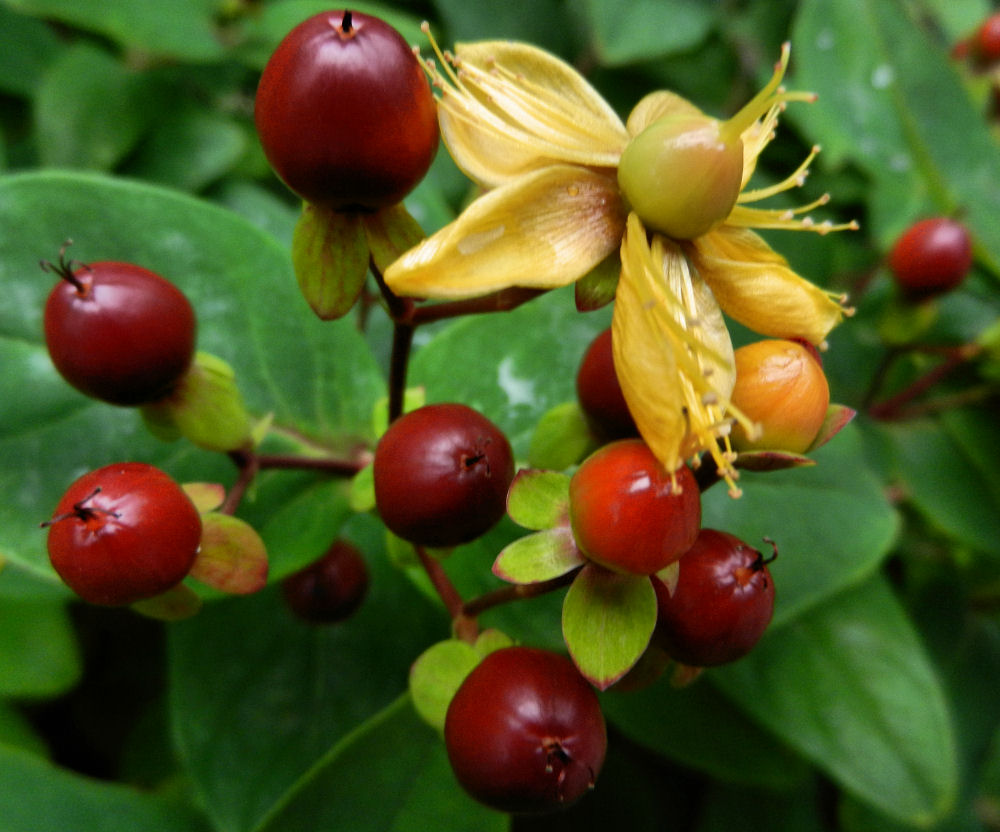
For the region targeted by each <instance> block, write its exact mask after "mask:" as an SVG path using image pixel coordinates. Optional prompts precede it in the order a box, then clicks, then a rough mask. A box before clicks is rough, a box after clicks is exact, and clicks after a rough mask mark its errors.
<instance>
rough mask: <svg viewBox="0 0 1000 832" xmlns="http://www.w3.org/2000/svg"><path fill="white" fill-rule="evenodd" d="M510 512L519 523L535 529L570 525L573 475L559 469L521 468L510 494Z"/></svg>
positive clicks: (508, 502)
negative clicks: (570, 482) (571, 479)
mask: <svg viewBox="0 0 1000 832" xmlns="http://www.w3.org/2000/svg"><path fill="white" fill-rule="evenodd" d="M507 514H509V515H510V519H511V520H513V521H514V522H515V523H517V524H518V525H519V526H522V527H524V528H526V529H532V530H534V531H539V530H541V529H552V528H555V527H556V526H565V525H567V524H568V523H569V477H568V476H567V475H566V474H561V473H559V472H558V471H537V470H535V469H531V468H529V469H522V470H520V471H518V472H517V475H516V476H515V477H514V481H513V482H512V483H511V484H510V490H509V491H508V493H507Z"/></svg>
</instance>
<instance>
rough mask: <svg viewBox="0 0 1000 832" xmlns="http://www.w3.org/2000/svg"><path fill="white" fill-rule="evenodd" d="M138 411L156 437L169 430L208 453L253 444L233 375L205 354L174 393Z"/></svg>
mask: <svg viewBox="0 0 1000 832" xmlns="http://www.w3.org/2000/svg"><path fill="white" fill-rule="evenodd" d="M141 411H142V417H143V419H144V420H145V422H146V424H147V425H148V426H149V428H150V430H152V431H153V433H154V434H155V435H157V436H161V437H162V436H163V432H164V431H166V430H169V431H170V432H171V433H176V434H177V435H179V436H183V437H185V438H186V439H188V440H189V441H190V442H193V443H194V444H195V445H198V446H199V447H201V448H205V449H206V450H209V451H222V452H226V451H235V450H239V449H241V448H246V447H250V446H252V445H253V443H254V431H255V424H254V422H253V420H252V419H251V418H250V415H249V414H248V413H247V411H246V409H245V408H244V406H243V397H242V396H241V395H240V391H239V388H238V387H237V385H236V374H235V373H234V372H233V369H232V367H230V366H229V365H228V364H227V363H226V362H225V361H223V360H222V359H221V358H216V357H215V356H214V355H210V354H209V353H206V352H199V353H198V354H197V355H196V356H195V359H194V363H192V365H191V367H190V368H189V369H188V371H187V373H185V374H184V376H183V378H181V380H180V382H179V383H178V384H177V387H176V388H175V389H174V392H173V393H171V394H170V395H169V396H168V397H167V398H166V399H163V400H161V401H159V402H154V403H153V404H148V405H144V406H143V407H142V408H141Z"/></svg>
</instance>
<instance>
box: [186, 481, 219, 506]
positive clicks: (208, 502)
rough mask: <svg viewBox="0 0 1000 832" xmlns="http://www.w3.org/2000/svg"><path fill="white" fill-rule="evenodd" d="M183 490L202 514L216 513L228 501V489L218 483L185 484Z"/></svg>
mask: <svg viewBox="0 0 1000 832" xmlns="http://www.w3.org/2000/svg"><path fill="white" fill-rule="evenodd" d="M181 488H183V489H184V493H185V494H187V495H188V499H189V500H190V501H191V502H192V503H194V507H195V508H196V509H198V512H199V513H200V514H204V513H205V512H208V511H215V510H216V509H217V508H218V507H219V506H221V505H222V503H223V502H224V501H225V499H226V487H225V486H224V485H221V484H220V483H217V482H185V483H181Z"/></svg>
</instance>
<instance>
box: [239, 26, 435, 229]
mask: <svg viewBox="0 0 1000 832" xmlns="http://www.w3.org/2000/svg"><path fill="white" fill-rule="evenodd" d="M254 118H255V121H256V125H257V133H258V134H259V136H260V141H261V144H262V145H263V147H264V152H265V154H266V155H267V158H268V160H269V161H270V163H271V166H272V167H273V168H274V170H275V172H276V173H277V174H278V176H280V177H281V179H282V180H283V181H284V182H285V184H286V185H287V186H288V187H289V188H291V189H292V190H293V191H295V193H297V194H298V195H299V196H301V197H302V198H303V199H305V200H307V201H308V202H311V203H314V204H316V205H321V206H324V207H327V208H332V209H334V210H343V209H362V210H372V209H378V208H382V207H385V206H387V205H393V204H395V203H397V202H399V201H400V200H402V199H403V197H404V196H406V194H408V193H409V192H410V191H411V190H412V189H413V187H414V186H415V185H416V184H417V183H418V182H420V180H421V179H422V178H423V176H424V174H425V173H426V172H427V169H428V168H429V167H430V164H431V161H432V160H433V159H434V154H435V152H436V150H437V146H438V123H437V109H436V105H435V102H434V96H433V95H432V93H431V90H430V85H429V84H428V81H427V78H426V77H425V74H424V70H423V68H422V67H421V65H420V62H419V60H418V59H417V57H416V56H415V55H414V54H413V51H412V50H411V48H410V47H409V46H408V45H407V43H406V41H405V40H403V38H402V36H401V35H400V34H399V33H398V32H397V31H396V30H395V29H393V28H392V27H391V26H389V24H387V23H385V22H384V21H382V20H379V19H378V18H377V17H371V16H369V15H366V14H361V13H359V12H347V11H345V12H339V11H329V12H323V13H321V14H317V15H315V16H313V17H310V18H309V19H308V20H305V21H303V22H302V23H300V24H299V25H298V26H296V27H295V28H294V29H292V31H291V32H289V33H288V35H287V36H286V37H285V39H284V40H283V41H282V42H281V43H280V44H279V45H278V48H277V49H276V50H275V51H274V54H273V55H271V58H270V60H269V61H268V63H267V66H266V67H265V68H264V73H263V75H262V76H261V79H260V85H259V86H258V88H257V99H256V103H255V108H254Z"/></svg>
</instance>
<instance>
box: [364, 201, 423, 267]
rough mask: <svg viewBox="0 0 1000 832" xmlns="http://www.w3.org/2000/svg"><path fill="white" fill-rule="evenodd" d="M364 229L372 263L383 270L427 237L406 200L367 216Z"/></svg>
mask: <svg viewBox="0 0 1000 832" xmlns="http://www.w3.org/2000/svg"><path fill="white" fill-rule="evenodd" d="M364 228H365V236H366V238H367V240H368V247H369V249H370V251H371V259H372V262H373V263H374V264H375V268H377V269H378V270H379V271H380V272H383V273H384V272H385V270H386V269H388V268H389V266H391V265H392V263H393V262H394V261H396V260H397V259H399V257H400V255H401V254H403V253H404V252H406V251H409V250H410V249H411V248H413V247H414V246H415V245H417V243H419V242H421V241H422V240H423V239H424V237H425V236H426V235H425V234H424V230H423V229H422V228H421V227H420V223H418V222H417V221H416V220H415V219H413V217H412V216H410V212H409V211H407V210H406V207H405V206H404V205H403V203H402V202H400V203H397V204H396V205H390V206H389V207H388V208H383V209H382V210H381V211H378V212H377V213H374V214H368V215H366V216H365V218H364Z"/></svg>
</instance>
